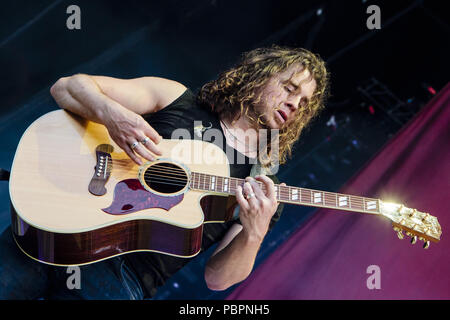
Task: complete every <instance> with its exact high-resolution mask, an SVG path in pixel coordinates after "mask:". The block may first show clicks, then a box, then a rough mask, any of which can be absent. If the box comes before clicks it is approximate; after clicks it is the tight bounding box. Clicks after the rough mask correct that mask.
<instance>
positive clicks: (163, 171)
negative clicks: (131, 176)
mask: <svg viewBox="0 0 450 320" xmlns="http://www.w3.org/2000/svg"><path fill="white" fill-rule="evenodd" d="M111 162H112V163H113V164H114V169H118V168H117V166H119V167H122V168H126V167H128V165H130V164H132V165H133V166H134V162H133V161H132V160H129V159H109V158H108V163H111ZM163 163H165V162H162V163H157V164H154V165H152V166H150V167H149V168H148V170H147V171H146V172H145V173H144V177H146V178H149V177H156V176H157V177H158V180H155V179H153V180H154V182H155V183H156V182H157V183H161V184H164V183H165V184H170V185H177V186H185V185H186V182H187V181H188V177H187V175H186V172H185V171H184V170H183V169H181V168H177V167H171V166H165V165H162V164H163ZM119 170H120V169H119ZM122 170H124V171H127V172H130V171H131V172H132V173H138V170H136V171H135V170H125V169H122ZM149 170H153V171H152V172H149ZM157 173H158V174H157ZM193 174H197V175H201V174H202V173H195V172H194V173H193ZM177 176H178V177H177ZM196 178H197V179H196ZM196 178H194V180H191V183H192V185H195V183H197V184H198V185H199V186H200V185H202V186H203V187H204V188H202V189H204V190H205V191H206V190H207V189H208V188H207V187H206V186H207V184H206V183H205V182H203V183H202V182H201V181H199V180H198V179H201V178H200V177H196ZM217 178H218V179H225V178H228V179H234V180H237V181H239V182H240V185H241V186H242V185H243V184H244V182H245V180H244V179H241V178H233V177H217ZM173 180H176V182H179V183H174V181H173ZM258 184H259V186H260V187H261V189H262V190H263V191H264V192H265V185H264V184H263V183H262V182H258ZM277 186H278V188H279V191H278V192H276V193H277V194H278V195H279V198H280V199H282V198H283V197H285V198H286V199H282V200H292V199H289V198H290V196H291V189H295V188H297V187H291V186H279V185H277ZM229 188H230V191H231V190H232V189H234V191H235V190H236V189H237V187H234V186H232V185H229ZM194 189H195V188H194ZM297 189H299V191H301V190H305V191H307V192H308V193H309V194H307V195H306V196H302V197H300V196H299V195H297V197H298V198H297V199H296V200H299V201H302V202H306V201H303V199H307V200H308V201H307V202H308V203H312V201H311V199H310V198H311V196H312V194H311V193H312V192H320V193H323V194H324V199H323V201H322V202H321V203H324V204H325V203H335V202H337V200H336V197H338V196H339V195H340V194H338V193H330V192H325V191H314V190H312V189H307V188H297ZM326 195H328V196H330V195H331V197H333V198H334V199H327V197H326ZM343 196H345V197H348V198H349V200H350V201H351V205H352V207H354V206H359V207H361V208H362V209H364V199H367V200H369V201H370V200H371V198H364V197H360V196H355V195H343ZM373 200H376V199H373Z"/></svg>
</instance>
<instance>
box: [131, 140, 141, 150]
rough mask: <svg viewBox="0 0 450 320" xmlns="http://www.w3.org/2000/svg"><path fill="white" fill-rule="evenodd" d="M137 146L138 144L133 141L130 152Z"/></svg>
mask: <svg viewBox="0 0 450 320" xmlns="http://www.w3.org/2000/svg"><path fill="white" fill-rule="evenodd" d="M138 145H139V142H137V141H135V142H133V144H131V145H130V148H131V149H132V150H134V148H136V147H137V146H138Z"/></svg>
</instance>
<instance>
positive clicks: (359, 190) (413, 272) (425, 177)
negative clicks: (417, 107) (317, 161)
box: [227, 84, 450, 300]
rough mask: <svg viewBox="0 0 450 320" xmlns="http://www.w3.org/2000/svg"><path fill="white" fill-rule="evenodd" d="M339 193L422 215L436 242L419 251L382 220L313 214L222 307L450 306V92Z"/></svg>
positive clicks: (321, 212)
mask: <svg viewBox="0 0 450 320" xmlns="http://www.w3.org/2000/svg"><path fill="white" fill-rule="evenodd" d="M340 192H342V193H348V194H355V195H362V196H366V197H373V198H379V199H382V200H383V199H384V200H386V201H387V200H391V201H392V200H394V201H395V202H397V203H403V204H404V205H405V206H407V207H410V208H416V209H418V210H419V211H422V212H429V213H430V214H431V215H434V216H436V217H437V218H438V220H439V223H440V225H441V227H442V236H441V241H440V242H439V243H433V242H431V246H430V248H429V249H427V250H424V249H423V248H422V244H423V242H422V241H417V243H416V244H415V245H412V244H411V243H410V242H409V237H405V239H403V240H400V239H398V238H397V235H396V233H395V232H394V231H393V229H392V226H391V223H390V221H389V220H387V219H386V218H384V217H381V216H372V215H365V214H359V213H351V212H343V211H337V210H328V209H320V210H318V211H317V212H316V213H315V214H314V215H313V216H312V217H311V218H310V219H309V220H308V221H307V222H305V224H303V225H302V226H301V227H300V228H299V229H298V230H297V231H296V232H295V233H294V234H293V235H292V236H291V237H290V238H289V239H288V240H287V241H286V242H285V243H283V244H282V245H281V246H280V247H279V248H278V249H277V251H276V252H275V253H273V254H272V255H271V256H270V257H269V258H268V259H267V260H266V261H264V263H263V264H261V265H260V266H259V267H258V268H257V269H256V270H254V271H253V273H252V275H251V276H250V277H249V278H248V279H247V280H246V281H244V282H243V283H241V284H240V285H239V286H238V287H237V288H236V289H235V290H234V291H233V292H232V293H231V294H230V295H229V296H228V297H227V299H250V300H252V299H263V300H278V299H327V300H328V299H329V300H331V299H345V300H347V299H354V300H357V299H367V300H369V299H402V300H407V299H450V236H449V232H450V205H449V203H450V84H447V86H446V87H445V88H444V89H442V90H441V91H440V92H439V93H438V94H437V95H436V96H435V97H434V98H433V99H432V100H431V101H430V102H429V103H428V104H427V105H426V106H425V107H424V108H423V109H422V110H421V111H420V112H419V113H418V114H417V115H416V116H415V117H414V118H413V119H412V120H411V121H410V122H409V123H408V125H406V126H405V127H404V128H402V130H401V131H400V132H399V133H398V134H397V135H396V136H395V137H394V138H392V139H391V140H390V141H389V142H388V143H387V144H386V145H385V146H384V147H383V148H382V150H381V151H380V152H378V153H377V154H376V155H375V157H373V159H372V160H371V161H369V163H368V164H367V165H366V166H365V167H364V168H363V169H362V170H360V171H359V172H358V174H356V176H354V177H353V178H352V179H351V180H350V181H349V182H348V183H347V184H346V185H345V187H344V188H343V189H342V190H340ZM372 265H376V266H378V267H379V271H380V289H376V288H375V289H369V288H368V286H367V280H368V278H369V277H371V276H372V275H374V271H373V270H368V267H369V266H372ZM369 282H370V283H372V284H373V283H374V282H373V281H372V280H370V281H369Z"/></svg>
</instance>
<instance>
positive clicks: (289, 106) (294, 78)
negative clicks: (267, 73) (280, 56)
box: [255, 66, 316, 129]
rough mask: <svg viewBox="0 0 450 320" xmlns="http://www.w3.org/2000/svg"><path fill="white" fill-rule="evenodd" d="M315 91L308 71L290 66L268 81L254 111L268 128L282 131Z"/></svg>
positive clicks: (313, 81)
mask: <svg viewBox="0 0 450 320" xmlns="http://www.w3.org/2000/svg"><path fill="white" fill-rule="evenodd" d="M302 81H303V82H302ZM315 89H316V81H315V80H314V79H313V78H312V77H311V74H310V72H309V70H308V69H306V68H304V69H302V68H300V67H299V66H291V67H290V68H289V69H287V70H286V71H284V72H282V73H279V74H276V75H274V76H272V78H270V79H269V81H268V83H267V84H266V86H265V87H264V89H263V92H262V96H261V101H260V103H259V104H258V105H257V106H256V107H255V109H256V111H257V112H258V113H259V114H260V115H262V119H263V120H264V122H265V124H266V126H267V127H268V128H270V129H282V128H284V127H285V126H289V125H290V124H291V123H293V122H294V120H295V116H296V113H297V110H298V109H300V108H302V107H305V106H306V105H307V104H308V103H309V101H310V100H311V97H312V95H313V93H314V90H315Z"/></svg>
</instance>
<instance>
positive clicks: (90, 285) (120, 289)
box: [0, 227, 144, 300]
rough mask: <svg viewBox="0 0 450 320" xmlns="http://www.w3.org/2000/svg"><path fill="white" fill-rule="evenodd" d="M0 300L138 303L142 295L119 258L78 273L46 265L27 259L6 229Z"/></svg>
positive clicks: (1, 240) (0, 239)
mask: <svg viewBox="0 0 450 320" xmlns="http://www.w3.org/2000/svg"><path fill="white" fill-rule="evenodd" d="M77 276H79V277H78V278H77V279H75V278H74V277H77ZM77 280H79V281H78V282H77ZM77 284H79V286H77ZM78 287H79V288H78ZM0 299H3V300H6V299H16V300H32V299H89V300H106V299H115V300H118V299H120V300H130V299H131V300H138V299H144V294H143V290H142V286H141V284H140V282H139V279H137V277H136V276H135V274H134V273H133V272H132V270H131V269H130V268H129V267H128V266H127V265H126V263H125V261H124V260H123V259H122V258H121V257H120V256H119V257H115V258H111V259H108V260H104V261H101V262H97V263H94V264H90V265H86V266H80V267H79V270H68V268H67V267H57V266H49V265H46V264H43V263H40V262H37V261H34V260H33V259H31V258H29V257H27V256H26V255H25V254H24V253H23V252H22V251H21V250H20V249H19V248H18V247H17V245H16V243H15V242H14V239H13V236H12V232H11V228H9V227H8V228H6V230H5V231H4V232H3V233H2V234H1V236H0Z"/></svg>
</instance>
